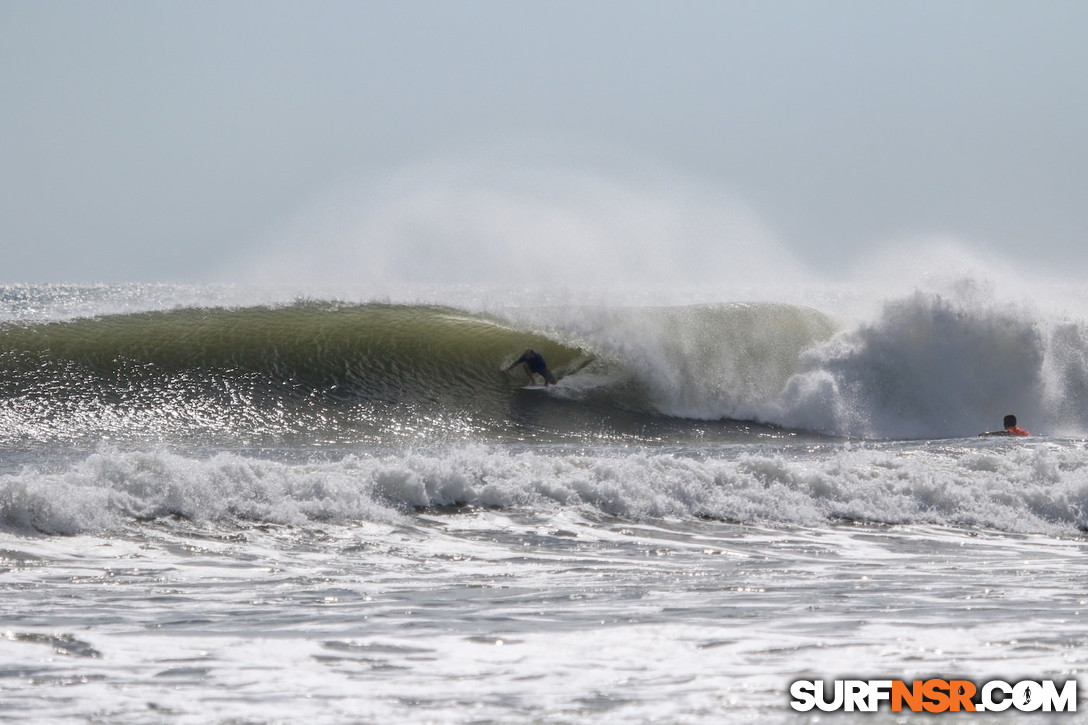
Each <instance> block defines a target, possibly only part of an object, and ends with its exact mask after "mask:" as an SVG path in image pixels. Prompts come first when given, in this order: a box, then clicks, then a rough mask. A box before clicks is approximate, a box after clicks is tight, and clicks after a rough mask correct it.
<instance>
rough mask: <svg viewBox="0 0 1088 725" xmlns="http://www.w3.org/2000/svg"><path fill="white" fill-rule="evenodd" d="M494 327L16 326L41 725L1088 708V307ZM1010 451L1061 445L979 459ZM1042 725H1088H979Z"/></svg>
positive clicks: (201, 310) (16, 552)
mask: <svg viewBox="0 0 1088 725" xmlns="http://www.w3.org/2000/svg"><path fill="white" fill-rule="evenodd" d="M469 292H470V293H469V294H465V292H464V290H463V289H461V290H457V289H452V290H444V291H443V290H439V291H436V292H428V293H426V294H416V295H413V296H400V297H397V296H396V295H392V296H391V295H386V294H369V293H362V294H360V293H355V294H337V293H331V292H328V291H317V292H311V293H307V294H304V295H300V294H297V293H295V292H293V291H291V292H285V291H283V290H276V291H270V290H269V289H267V288H258V287H237V286H231V285H136V284H130V285H105V284H104V285H8V286H3V287H0V590H2V592H3V596H2V597H0V652H2V653H3V660H2V663H0V712H2V713H3V719H4V721H5V722H13V723H16V722H35V723H37V722H55V723H73V724H75V723H95V722H110V723H156V722H177V723H208V722H213V723H238V722H246V723H281V722H282V723H287V722H298V721H304V720H305V721H310V722H314V723H341V722H375V723H377V722H382V723H390V722H404V723H421V722H425V723H469V722H471V723H522V722H535V723H581V722H616V723H619V722H624V723H628V722H669V723H672V722H678V723H679V722H682V723H719V722H753V721H766V722H815V721H817V720H818V719H821V718H822V719H829V716H828V715H827V714H825V713H818V714H817V713H800V712H796V711H794V710H793V709H791V707H790V705H789V700H790V697H789V687H790V683H792V682H794V681H795V680H799V679H825V680H833V679H839V678H844V677H854V678H870V679H903V680H907V681H910V680H912V679H925V678H929V677H945V678H950V679H969V680H972V681H975V682H985V681H987V680H991V679H996V678H1000V679H1006V680H1009V681H1018V680H1023V679H1035V680H1039V679H1055V680H1061V681H1064V680H1068V679H1070V678H1079V677H1080V676H1081V674H1082V669H1083V668H1084V667H1085V656H1084V655H1083V648H1084V646H1085V644H1088V621H1086V620H1088V614H1086V613H1085V612H1086V607H1088V597H1086V595H1085V591H1086V585H1088V563H1086V562H1088V559H1086V556H1085V555H1086V554H1088V540H1086V534H1085V532H1086V531H1088V440H1086V435H1088V305H1085V304H1084V299H1083V290H1082V291H1081V293H1079V295H1080V296H1077V294H1074V295H1072V296H1071V295H1069V294H1064V295H1060V294H1055V298H1059V299H1061V304H1060V305H1059V304H1050V305H1048V304H1046V303H1044V302H1039V303H1037V304H1028V303H1027V302H1025V301H1024V299H1023V298H1022V297H1018V298H1014V299H1012V300H1010V298H1009V297H1007V296H1005V295H1002V294H999V293H996V292H995V291H994V290H993V289H992V288H990V287H987V285H986V284H985V283H983V282H980V281H979V280H976V279H971V278H967V279H957V280H954V281H953V282H952V283H950V284H936V285H932V284H931V285H924V284H923V285H915V284H910V285H908V286H907V287H906V288H904V289H894V290H893V289H887V290H882V291H881V292H880V293H879V294H876V295H874V294H873V293H872V292H871V291H870V290H864V291H859V290H858V289H857V288H853V289H847V290H846V291H845V292H843V291H842V290H838V291H835V290H832V291H830V292H828V291H825V292H824V293H822V294H810V293H808V292H804V293H801V292H798V293H797V294H773V295H771V294H768V295H762V296H761V295H759V294H748V293H745V294H741V293H736V292H735V293H729V294H726V293H720V294H717V295H701V296H698V299H677V298H676V297H677V296H676V295H674V296H673V297H672V298H669V297H667V296H666V297H665V298H659V299H645V298H631V299H624V300H622V301H615V300H610V301H605V300H601V299H595V298H594V297H593V296H592V295H583V296H580V297H575V298H568V299H563V298H562V295H561V294H556V295H555V296H553V297H552V298H549V299H546V300H544V303H543V304H535V305H530V304H525V303H524V301H523V300H519V299H518V297H517V296H516V295H514V294H511V293H508V292H501V293H487V294H481V293H479V290H470V291H469ZM846 298H850V299H849V300H847V301H846V302H844V299H846ZM855 298H864V301H865V304H864V305H858V304H855V303H854V301H855ZM527 347H531V348H533V349H536V350H538V351H540V352H541V353H542V354H543V355H544V357H545V358H546V360H547V361H548V364H549V365H550V367H551V368H552V369H553V370H554V371H555V372H556V373H557V374H558V376H559V377H560V379H561V381H560V384H559V385H558V386H555V387H553V388H548V389H546V390H526V389H523V386H525V385H526V383H527V382H528V381H527V378H526V375H525V372H524V371H523V370H521V369H515V370H513V371H505V368H507V367H508V366H509V365H510V364H511V363H512V362H513V361H514V360H516V359H517V358H518V356H519V355H520V354H521V352H522V351H523V350H524V349H525V348H527ZM1007 413H1015V414H1016V415H1017V416H1018V418H1019V420H1020V423H1021V425H1023V426H1024V427H1026V428H1028V429H1029V430H1031V431H1032V433H1033V434H1034V435H1033V436H1032V437H1030V438H1026V439H1013V438H1005V437H978V435H977V434H978V433H980V432H983V431H990V430H994V429H996V428H1000V423H1001V419H1002V417H1003V415H1005V414H1007ZM1078 704H1079V705H1080V706H1081V707H1080V709H1083V706H1084V702H1083V700H1082V701H1081V702H1080V703H1078ZM839 717H841V719H844V720H845V719H850V718H857V717H862V716H859V715H857V714H853V715H851V714H843V715H841V716H839ZM863 717H865V718H867V719H868V720H871V721H874V722H922V721H924V720H928V716H925V715H910V714H906V713H899V712H896V713H893V712H890V711H887V710H885V711H883V712H881V713H878V714H875V715H874V714H870V715H865V716H863ZM1012 717H1016V718H1018V719H1019V720H1027V721H1032V720H1037V721H1040V722H1050V721H1054V720H1060V721H1063V722H1074V721H1077V717H1078V716H1077V715H1075V714H1072V715H1055V714H1051V715H1044V714H1035V715H1028V714H1020V715H1010V714H1007V713H1006V714H990V715H979V716H977V717H974V718H973V719H971V720H970V721H971V722H1004V721H1008V720H1009V719H1010V718H1012ZM830 719H833V720H834V719H838V718H837V717H836V716H830ZM961 719H962V717H961ZM965 721H966V720H965Z"/></svg>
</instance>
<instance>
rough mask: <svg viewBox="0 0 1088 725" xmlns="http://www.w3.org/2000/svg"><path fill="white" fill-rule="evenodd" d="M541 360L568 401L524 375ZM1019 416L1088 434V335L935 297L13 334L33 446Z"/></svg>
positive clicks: (296, 308)
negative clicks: (530, 386) (848, 310)
mask: <svg viewBox="0 0 1088 725" xmlns="http://www.w3.org/2000/svg"><path fill="white" fill-rule="evenodd" d="M68 297H71V295H68ZM65 299H67V297H66V298H65ZM65 305H68V306H70V303H69V302H65ZM526 347H533V348H534V349H537V350H539V351H540V352H541V353H543V355H544V356H545V358H546V359H547V360H548V363H549V365H550V366H551V367H552V369H553V370H555V372H556V373H558V375H559V376H560V377H561V378H562V383H561V384H560V385H559V386H557V387H555V388H551V389H548V390H547V391H543V392H541V391H525V390H522V389H521V388H522V386H523V385H524V384H525V383H526V382H527V381H526V378H525V374H524V372H523V371H522V370H521V369H516V370H515V371H513V372H508V373H507V372H503V370H504V368H506V367H507V366H508V365H509V364H510V363H511V362H512V361H513V360H515V359H516V358H517V356H518V355H519V354H520V353H521V351H522V350H523V349H524V348H526ZM1009 412H1015V413H1016V414H1017V415H1018V416H1019V417H1020V420H1021V421H1022V423H1023V424H1024V425H1025V426H1026V427H1028V428H1029V429H1034V430H1035V432H1044V433H1050V434H1064V435H1081V434H1083V433H1084V431H1086V430H1088V328H1086V326H1085V324H1084V323H1083V322H1081V321H1079V320H1075V319H1073V320H1070V319H1049V318H1044V317H1041V316H1039V315H1038V314H1033V313H1031V312H1029V311H1027V310H1024V309H1021V308H1014V307H1009V306H1003V305H997V304H993V303H989V302H978V301H963V300H959V301H954V300H951V299H947V298H943V297H941V296H938V295H931V294H922V293H918V294H914V295H911V296H908V297H905V298H903V299H899V300H894V301H891V302H889V303H887V304H886V305H885V306H884V308H883V310H882V311H881V312H880V313H879V314H878V315H876V316H875V317H874V318H873V319H871V320H869V321H865V322H862V323H860V324H855V325H853V326H848V325H845V324H843V323H840V322H836V321H834V320H832V319H831V318H830V317H828V316H827V315H825V314H823V313H821V312H819V311H816V310H813V309H811V308H807V307H801V306H796V305H788V304H780V303H756V304H740V303H729V304H724V303H723V304H701V305H687V306H678V307H619V308H610V307H606V306H597V307H588V306H587V307H565V308H550V309H515V310H509V309H508V310H504V311H502V312H496V313H492V314H484V313H478V312H468V311H465V310H460V309H455V308H451V307H442V306H428V305H394V304H373V303H367V304H347V303H332V302H297V303H292V304H283V305H256V306H243V307H193V306H183V307H178V308H175V309H172V310H150V311H132V312H123V313H115V314H106V315H98V316H85V317H74V318H72V319H36V318H27V319H9V320H8V321H7V322H5V323H0V443H3V444H4V445H7V446H9V447H15V448H18V447H38V446H53V445H58V444H59V445H70V446H74V447H78V448H86V447H94V446H96V445H98V444H99V443H101V442H103V441H106V442H116V443H123V442H126V441H130V442H139V443H144V442H147V441H153V442H158V441H162V442H166V443H170V444H183V445H187V446H198V447H199V446H202V445H210V446H224V445H226V446H263V445H318V446H320V445H327V444H352V443H358V442H362V443H366V444H370V445H386V444H388V445H401V444H405V443H412V444H416V443H440V442H452V441H467V440H471V441H477V442H488V441H497V442H511V441H513V442H516V441H542V442H552V443H556V442H558V443H567V442H574V443H595V442H614V441H628V442H635V443H639V442H670V441H672V442H686V441H692V440H696V441H701V440H718V441H743V440H750V439H751V438H752V437H753V436H757V437H758V436H789V435H796V434H797V433H798V432H809V433H813V434H819V435H835V436H856V437H864V438H875V439H903V438H908V439H910V438H941V437H963V436H973V435H974V434H976V433H978V432H979V431H980V430H983V429H987V428H990V429H992V428H995V427H998V426H999V423H1000V420H1001V418H1002V416H1003V415H1004V414H1006V413H1009ZM789 431H792V432H789Z"/></svg>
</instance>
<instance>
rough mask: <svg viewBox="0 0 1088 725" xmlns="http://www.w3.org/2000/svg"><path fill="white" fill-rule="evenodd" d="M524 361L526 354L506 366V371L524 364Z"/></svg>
mask: <svg viewBox="0 0 1088 725" xmlns="http://www.w3.org/2000/svg"><path fill="white" fill-rule="evenodd" d="M523 362H525V356H524V355H522V356H521V357H519V358H518V359H517V360H515V361H514V362H512V363H510V367H508V368H506V372H510V371H511V370H513V369H514V368H516V367H517V366H518V365H521V364H522V363H523Z"/></svg>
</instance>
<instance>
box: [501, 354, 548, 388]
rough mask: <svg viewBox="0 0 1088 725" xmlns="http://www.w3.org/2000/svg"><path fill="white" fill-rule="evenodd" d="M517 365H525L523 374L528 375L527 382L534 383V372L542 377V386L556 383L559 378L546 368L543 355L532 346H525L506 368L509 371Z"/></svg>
mask: <svg viewBox="0 0 1088 725" xmlns="http://www.w3.org/2000/svg"><path fill="white" fill-rule="evenodd" d="M518 365H524V366H525V374H526V375H528V376H529V384H530V385H534V384H536V380H535V379H534V378H533V373H536V374H537V375H539V376H540V377H542V378H544V387H548V386H549V385H558V384H559V380H558V379H557V378H556V377H555V375H554V374H553V373H552V371H551V370H549V369H548V364H547V363H546V362H544V356H543V355H541V354H540V353H539V352H537V351H536V350H533V349H532V348H526V350H525V352H524V353H522V355H521V357H519V358H518V359H517V360H515V361H514V362H512V363H510V366H509V367H507V368H506V371H507V372H509V371H511V370H513V369H514V368H516V367H517V366H518Z"/></svg>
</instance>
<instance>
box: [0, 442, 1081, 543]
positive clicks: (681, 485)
mask: <svg viewBox="0 0 1088 725" xmlns="http://www.w3.org/2000/svg"><path fill="white" fill-rule="evenodd" d="M451 506H453V507H460V506H472V507H499V508H502V509H508V510H514V511H529V512H534V513H537V514H541V515H545V516H548V515H553V514H555V513H556V512H557V511H560V510H566V509H569V510H573V511H577V512H579V513H580V514H582V515H588V516H600V515H607V516H618V517H622V518H628V519H632V520H642V519H658V518H663V517H664V518H669V517H674V518H679V519H693V518H712V519H721V520H727V521H736V522H741V523H748V524H767V523H773V524H795V525H819V524H821V523H826V522H829V521H835V520H839V519H847V520H854V521H863V522H879V523H932V524H946V525H963V526H972V527H985V528H994V529H999V530H1004V531H1034V532H1052V533H1061V532H1066V533H1073V532H1076V531H1077V530H1079V529H1081V528H1085V527H1088V457H1086V456H1085V449H1084V446H1083V444H1082V443H1078V442H1075V441H1064V442H1062V441H1044V440H1042V439H1039V440H1035V441H1031V442H1025V441H1011V440H1004V441H993V440H988V441H962V442H945V443H940V444H936V443H935V444H905V443H900V444H882V445H872V444H870V445H857V444H825V445H821V446H816V447H810V446H792V447H791V446H787V447H780V448H772V449H766V450H758V449H752V448H750V447H743V448H742V447H735V446H734V447H727V448H693V447H687V448H679V449H673V450H668V451H662V450H657V449H644V450H642V451H639V452H634V451H631V450H624V451H622V452H618V451H614V450H607V449H605V450H600V451H596V452H592V451H586V450H572V451H567V450H565V449H561V448H560V449H533V448H528V449H522V450H512V449H510V448H509V447H502V448H492V447H485V446H476V447H473V446H470V447H464V448H457V449H450V450H440V451H433V452H410V451H406V452H400V453H397V454H389V455H358V454H349V455H346V456H344V457H343V458H341V459H339V460H335V461H326V462H320V461H314V462H305V463H297V462H296V463H287V462H278V461H270V460H265V459H260V458H253V457H248V456H244V455H241V454H237V453H219V454H216V455H214V456H211V457H208V458H199V457H187V456H182V455H179V454H176V453H169V452H162V451H160V452H124V451H118V450H111V449H104V450H101V451H99V452H97V453H94V454H92V455H90V456H88V457H86V458H83V459H81V460H77V461H75V462H74V463H71V464H67V465H64V466H60V467H59V468H58V469H56V470H52V471H49V470H41V469H40V468H37V467H28V468H26V469H24V470H22V471H20V472H17V473H10V474H7V475H5V476H3V477H2V478H0V521H2V522H3V523H4V524H5V525H7V526H9V527H17V528H32V529H36V530H39V531H42V532H46V533H59V534H71V533H78V532H86V531H102V530H110V529H116V528H120V527H125V526H129V525H135V524H138V523H139V522H142V521H150V520H157V519H163V518H170V517H181V518H184V519H187V520H192V521H196V522H205V523H215V522H221V521H264V522H271V523H285V524H296V525H305V524H308V523H313V522H326V521H331V522H350V521H390V520H396V519H397V518H399V516H401V515H403V514H405V513H408V512H411V511H412V510H416V509H421V508H423V509H425V508H430V507H451Z"/></svg>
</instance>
